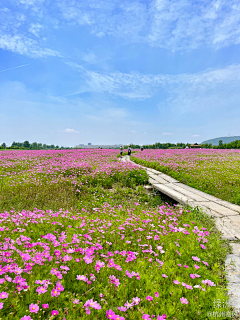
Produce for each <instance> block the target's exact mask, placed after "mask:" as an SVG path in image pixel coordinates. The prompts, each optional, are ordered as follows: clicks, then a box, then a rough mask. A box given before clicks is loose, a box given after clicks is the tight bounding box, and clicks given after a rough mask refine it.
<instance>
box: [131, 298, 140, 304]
mask: <svg viewBox="0 0 240 320" xmlns="http://www.w3.org/2000/svg"><path fill="white" fill-rule="evenodd" d="M132 301H133V303H134V304H135V305H138V304H139V303H140V301H141V299H140V298H138V297H136V298H133V299H132Z"/></svg>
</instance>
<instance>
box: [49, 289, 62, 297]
mask: <svg viewBox="0 0 240 320" xmlns="http://www.w3.org/2000/svg"><path fill="white" fill-rule="evenodd" d="M59 295H60V291H58V290H57V289H56V288H53V289H52V291H51V296H52V297H58V296H59Z"/></svg>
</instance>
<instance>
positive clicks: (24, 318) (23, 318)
mask: <svg viewBox="0 0 240 320" xmlns="http://www.w3.org/2000/svg"><path fill="white" fill-rule="evenodd" d="M21 320H33V319H32V318H31V317H30V316H24V317H22V318H21Z"/></svg>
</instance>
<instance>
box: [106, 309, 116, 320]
mask: <svg viewBox="0 0 240 320" xmlns="http://www.w3.org/2000/svg"><path fill="white" fill-rule="evenodd" d="M106 316H107V318H108V319H114V320H115V319H116V318H115V316H116V315H115V313H114V312H113V311H112V310H111V309H110V310H107V311H106Z"/></svg>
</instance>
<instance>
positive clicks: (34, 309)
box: [29, 303, 39, 313]
mask: <svg viewBox="0 0 240 320" xmlns="http://www.w3.org/2000/svg"><path fill="white" fill-rule="evenodd" d="M29 310H30V312H32V313H38V310H39V306H38V305H37V304H33V303H31V304H30V306H29Z"/></svg>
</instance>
